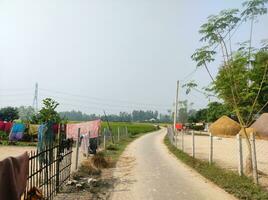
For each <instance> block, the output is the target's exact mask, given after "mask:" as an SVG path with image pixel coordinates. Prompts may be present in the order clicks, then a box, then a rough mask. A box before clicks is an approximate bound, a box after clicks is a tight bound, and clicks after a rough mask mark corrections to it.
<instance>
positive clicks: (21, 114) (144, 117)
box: [0, 99, 172, 123]
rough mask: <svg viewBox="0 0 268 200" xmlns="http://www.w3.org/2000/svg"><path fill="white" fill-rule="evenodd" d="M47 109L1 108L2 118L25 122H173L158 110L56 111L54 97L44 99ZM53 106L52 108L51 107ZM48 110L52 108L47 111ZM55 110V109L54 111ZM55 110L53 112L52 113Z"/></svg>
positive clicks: (0, 114)
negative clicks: (97, 120) (50, 118)
mask: <svg viewBox="0 0 268 200" xmlns="http://www.w3.org/2000/svg"><path fill="white" fill-rule="evenodd" d="M43 103H45V104H46V105H45V107H47V109H46V110H45V111H44V110H42V109H41V110H40V111H39V112H38V113H35V111H34V109H33V107H31V106H20V107H10V106H9V107H4V108H1V109H0V120H3V121H13V120H16V119H20V120H22V121H24V122H31V123H39V122H41V121H42V117H43V118H49V117H50V116H53V117H54V118H53V121H55V122H58V121H90V120H95V119H101V120H103V121H106V120H109V121H117V122H131V121H133V122H149V121H152V122H171V121H172V117H171V115H170V114H159V113H158V111H152V110H133V111H132V112H129V113H128V112H120V113H119V114H107V115H104V114H103V115H97V114H94V113H93V114H86V113H83V112H81V111H75V110H72V111H63V112H56V111H55V109H52V108H53V107H55V108H56V107H57V106H58V103H57V102H55V101H53V100H52V99H49V100H47V99H45V100H43ZM50 107H51V108H50ZM47 110H51V111H50V112H47ZM52 110H53V111H52ZM52 112H53V113H52Z"/></svg>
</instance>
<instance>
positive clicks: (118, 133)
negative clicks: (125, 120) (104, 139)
mask: <svg viewBox="0 0 268 200" xmlns="http://www.w3.org/2000/svg"><path fill="white" fill-rule="evenodd" d="M117 141H118V142H119V141H120V128H119V127H117Z"/></svg>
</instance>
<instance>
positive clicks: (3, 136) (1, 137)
mask: <svg viewBox="0 0 268 200" xmlns="http://www.w3.org/2000/svg"><path fill="white" fill-rule="evenodd" d="M0 140H8V134H7V133H6V132H4V131H0Z"/></svg>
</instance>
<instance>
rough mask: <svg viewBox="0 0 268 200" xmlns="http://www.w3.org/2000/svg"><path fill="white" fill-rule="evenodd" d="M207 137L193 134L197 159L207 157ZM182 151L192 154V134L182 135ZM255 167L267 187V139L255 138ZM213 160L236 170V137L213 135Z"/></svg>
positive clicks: (244, 148)
mask: <svg viewBox="0 0 268 200" xmlns="http://www.w3.org/2000/svg"><path fill="white" fill-rule="evenodd" d="M177 147H178V148H180V149H181V148H182V135H178V141H177ZM209 148H210V145H209V137H208V136H206V135H205V136H198V135H196V136H195V156H196V158H198V159H202V160H208V159H209ZM242 149H243V163H244V164H243V166H244V169H245V163H246V157H247V155H248V149H247V145H246V141H245V139H243V141H242ZM184 151H185V152H187V153H188V154H190V155H192V136H191V135H184ZM256 156H257V167H258V171H259V172H260V174H259V180H260V183H261V184H262V185H263V186H264V187H266V188H268V141H267V140H259V139H256ZM213 161H214V162H215V163H217V164H218V165H219V166H221V167H223V168H226V169H230V170H234V171H237V170H238V142H237V139H236V138H223V137H214V139H213Z"/></svg>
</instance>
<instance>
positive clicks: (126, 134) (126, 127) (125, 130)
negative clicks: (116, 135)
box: [125, 127, 128, 137]
mask: <svg viewBox="0 0 268 200" xmlns="http://www.w3.org/2000/svg"><path fill="white" fill-rule="evenodd" d="M125 131H126V137H127V136H128V131H127V127H125Z"/></svg>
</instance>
